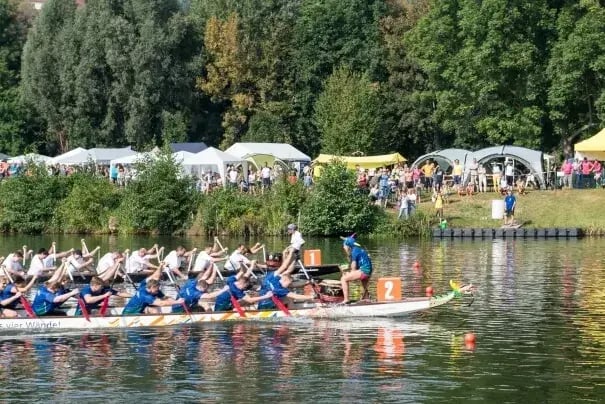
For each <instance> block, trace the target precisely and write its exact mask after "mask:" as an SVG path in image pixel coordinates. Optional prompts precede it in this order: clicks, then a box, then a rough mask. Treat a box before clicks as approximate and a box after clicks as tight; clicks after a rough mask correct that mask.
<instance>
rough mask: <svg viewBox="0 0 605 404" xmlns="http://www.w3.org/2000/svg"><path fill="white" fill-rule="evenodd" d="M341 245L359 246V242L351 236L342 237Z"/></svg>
mask: <svg viewBox="0 0 605 404" xmlns="http://www.w3.org/2000/svg"><path fill="white" fill-rule="evenodd" d="M342 245H343V246H344V247H351V248H353V247H354V246H358V247H359V244H358V243H357V242H356V241H355V238H353V236H349V237H345V238H343V239H342Z"/></svg>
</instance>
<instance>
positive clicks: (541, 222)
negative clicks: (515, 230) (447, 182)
mask: <svg viewBox="0 0 605 404" xmlns="http://www.w3.org/2000/svg"><path fill="white" fill-rule="evenodd" d="M515 196H516V197H517V207H516V209H515V220H516V221H517V222H521V223H523V226H524V227H531V228H548V227H577V228H581V229H582V230H584V232H585V233H586V234H588V235H605V190H603V189H590V190H575V189H574V190H557V191H531V190H530V191H528V193H527V194H526V195H517V194H515ZM493 199H502V197H501V196H500V195H499V194H496V193H494V192H488V193H485V194H477V195H473V196H472V197H466V196H463V197H460V196H458V195H450V197H449V202H448V203H446V204H445V206H444V215H445V218H446V219H447V221H448V226H449V227H456V228H469V227H474V228H479V227H500V226H501V225H502V221H501V220H494V219H492V200H493ZM419 209H420V210H421V211H423V212H425V213H426V214H431V213H433V212H434V208H433V203H432V202H431V200H430V199H429V198H428V196H427V195H426V194H425V195H423V201H421V203H420V207H419Z"/></svg>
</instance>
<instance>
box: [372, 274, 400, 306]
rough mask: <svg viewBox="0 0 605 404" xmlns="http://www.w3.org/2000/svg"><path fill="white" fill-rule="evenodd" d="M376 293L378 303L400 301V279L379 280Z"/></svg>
mask: <svg viewBox="0 0 605 404" xmlns="http://www.w3.org/2000/svg"><path fill="white" fill-rule="evenodd" d="M376 292H377V293H376V294H377V297H378V301H379V302H391V301H395V300H401V279H399V278H379V279H378V284H377V285H376Z"/></svg>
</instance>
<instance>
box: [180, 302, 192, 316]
mask: <svg viewBox="0 0 605 404" xmlns="http://www.w3.org/2000/svg"><path fill="white" fill-rule="evenodd" d="M181 304H182V305H183V309H184V310H185V313H187V315H188V316H189V317H191V311H190V310H189V307H187V304H186V303H185V302H183V303H181Z"/></svg>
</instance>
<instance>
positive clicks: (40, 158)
mask: <svg viewBox="0 0 605 404" xmlns="http://www.w3.org/2000/svg"><path fill="white" fill-rule="evenodd" d="M48 160H50V157H48V156H44V155H42V154H36V153H28V154H22V155H20V156H15V157H11V158H10V159H9V160H8V162H9V163H17V164H25V163H28V162H30V161H33V162H34V163H45V162H47V161H48Z"/></svg>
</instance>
